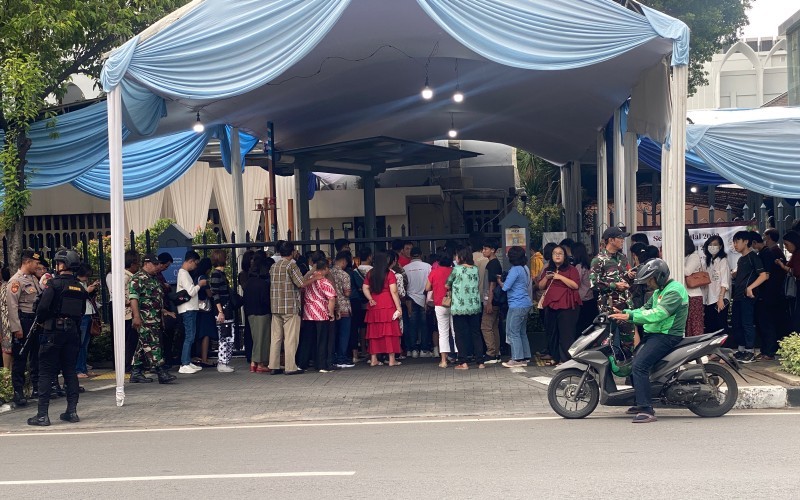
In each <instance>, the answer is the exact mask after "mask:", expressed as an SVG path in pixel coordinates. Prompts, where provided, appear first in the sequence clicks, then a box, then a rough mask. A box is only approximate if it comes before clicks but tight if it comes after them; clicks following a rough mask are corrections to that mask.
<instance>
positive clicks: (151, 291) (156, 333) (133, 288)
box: [129, 254, 176, 384]
mask: <svg viewBox="0 0 800 500" xmlns="http://www.w3.org/2000/svg"><path fill="white" fill-rule="evenodd" d="M160 269H161V268H160V263H159V261H158V258H157V257H156V256H155V255H153V254H147V255H145V256H144V262H143V264H142V269H141V270H140V271H139V272H138V273H136V274H134V275H133V277H132V278H131V281H130V285H129V292H130V303H131V312H132V314H133V328H134V330H136V331H137V332H138V334H139V343H138V344H137V346H136V351H134V353H133V360H132V362H131V380H130V381H131V383H134V384H136V383H149V382H152V381H153V379H150V378H147V377H145V376H144V373H143V372H142V364H143V363H142V362H143V360H145V359H146V360H147V362H148V363H149V365H150V366H151V367H152V368H155V370H156V373H157V374H158V383H160V384H168V383H170V382H171V381H173V380H175V378H176V377H175V376H174V375H170V374H169V373H168V372H167V370H166V369H164V366H163V363H164V361H163V359H162V357H161V345H160V343H159V337H160V334H161V328H162V315H163V312H164V289H163V288H162V287H161V283H160V282H159V281H158V279H157V278H156V273H158V272H159V270H160Z"/></svg>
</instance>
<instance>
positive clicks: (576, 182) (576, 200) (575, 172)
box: [568, 160, 583, 242]
mask: <svg viewBox="0 0 800 500" xmlns="http://www.w3.org/2000/svg"><path fill="white" fill-rule="evenodd" d="M570 178H571V179H572V192H573V193H574V195H573V200H572V203H573V206H572V212H571V213H570V214H569V215H568V217H570V218H571V219H572V220H573V221H575V241H576V242H577V241H583V240H582V238H581V236H582V235H581V233H582V232H583V227H582V226H583V224H582V223H581V222H580V221H581V220H583V219H582V217H581V218H579V217H578V214H583V197H582V192H581V162H580V161H579V160H574V161H573V162H572V172H571V173H570Z"/></svg>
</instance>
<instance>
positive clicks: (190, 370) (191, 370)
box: [178, 365, 198, 375]
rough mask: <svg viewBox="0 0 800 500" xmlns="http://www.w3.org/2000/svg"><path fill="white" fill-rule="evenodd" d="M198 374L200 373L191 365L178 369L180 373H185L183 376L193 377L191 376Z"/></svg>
mask: <svg viewBox="0 0 800 500" xmlns="http://www.w3.org/2000/svg"><path fill="white" fill-rule="evenodd" d="M197 372H198V370H195V369H194V368H192V366H191V365H182V366H181V367H180V368H178V373H183V374H187V375H191V374H193V373H197Z"/></svg>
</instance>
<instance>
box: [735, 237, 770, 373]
mask: <svg viewBox="0 0 800 500" xmlns="http://www.w3.org/2000/svg"><path fill="white" fill-rule="evenodd" d="M752 240H753V235H752V233H751V232H750V231H739V232H737V233H736V234H734V235H733V248H734V250H736V251H737V252H739V253H740V254H741V257H740V258H739V261H738V262H737V263H736V270H735V271H734V272H733V337H734V340H736V342H737V343H738V346H739V351H738V352H737V353H736V354H734V357H736V359H738V360H739V361H741V362H742V363H752V362H753V361H755V352H754V349H755V344H756V326H755V306H756V289H757V288H758V287H759V286H760V285H761V284H762V283H764V282H765V281H767V278H769V274H767V272H766V271H764V264H763V263H762V261H761V259H760V258H758V255H757V254H756V252H754V251H753V250H752V249H751V246H752Z"/></svg>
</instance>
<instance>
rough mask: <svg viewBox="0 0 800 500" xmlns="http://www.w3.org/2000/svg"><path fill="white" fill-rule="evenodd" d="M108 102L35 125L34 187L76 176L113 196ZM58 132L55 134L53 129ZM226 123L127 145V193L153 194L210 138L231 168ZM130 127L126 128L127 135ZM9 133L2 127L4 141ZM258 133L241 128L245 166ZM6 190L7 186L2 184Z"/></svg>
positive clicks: (30, 180) (88, 188)
mask: <svg viewBox="0 0 800 500" xmlns="http://www.w3.org/2000/svg"><path fill="white" fill-rule="evenodd" d="M107 115H108V108H107V105H106V103H105V102H100V103H97V104H93V105H91V106H87V107H85V108H83V109H80V110H77V111H72V112H70V113H65V114H63V115H59V116H57V117H56V118H55V119H54V122H55V126H53V127H51V126H49V120H42V121H38V122H35V123H34V124H32V125H31V128H30V131H29V133H28V137H29V138H30V139H31V148H30V150H29V151H28V154H27V156H26V158H27V160H28V163H27V164H26V165H25V173H26V176H27V186H28V188H29V189H47V188H50V187H54V186H58V185H61V184H66V183H69V182H71V183H72V184H73V185H74V186H75V187H77V188H78V189H80V190H81V191H84V192H85V193H88V194H91V195H93V196H97V197H100V198H108V196H109V182H110V179H109V170H108V169H109V165H108V130H107V127H108V116H107ZM56 133H57V136H55V137H54V134H56ZM232 133H233V128H232V127H230V126H225V125H217V126H209V127H207V128H206V131H205V132H204V133H202V134H198V133H196V132H194V131H188V132H181V133H178V134H172V135H168V136H165V137H160V138H150V139H146V140H142V141H139V142H136V143H133V144H124V145H123V148H122V149H123V152H122V157H123V180H124V182H125V199H126V200H132V199H136V198H142V197H145V196H148V195H151V194H153V193H155V192H157V191H159V190H161V189H163V188H165V187H166V186H168V185H169V184H170V183H171V182H173V181H175V180H176V179H178V178H179V177H180V176H181V175H183V174H184V173H185V172H186V170H188V169H189V167H191V166H192V165H193V164H194V162H196V161H197V159H198V158H199V157H200V155H201V153H202V152H203V148H205V146H206V145H207V144H208V141H209V140H210V139H211V138H216V139H218V140H219V141H220V149H221V151H222V163H223V165H224V166H225V169H226V170H227V171H228V172H230V170H231V162H230V160H231V154H230V151H231V147H230V144H231V134H232ZM129 135H130V132H128V131H127V130H126V129H124V128H123V138H125V137H128V136H129ZM3 140H4V133H3V131H2V130H0V144H2V142H3ZM257 143H258V138H257V137H254V136H251V135H249V134H247V133H244V132H242V131H239V145H240V149H241V155H242V168H244V166H245V163H246V156H247V154H248V153H249V152H250V151H252V149H253V148H254V147H255V145H256V144H257ZM0 192H2V190H0Z"/></svg>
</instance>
